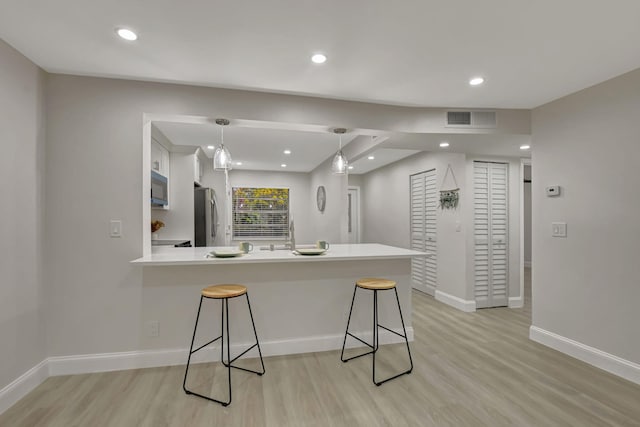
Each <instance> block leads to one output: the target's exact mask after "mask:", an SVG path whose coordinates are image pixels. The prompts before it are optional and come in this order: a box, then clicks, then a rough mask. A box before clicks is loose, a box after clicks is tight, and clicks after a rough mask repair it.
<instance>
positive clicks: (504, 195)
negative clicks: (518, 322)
mask: <svg viewBox="0 0 640 427" xmlns="http://www.w3.org/2000/svg"><path fill="white" fill-rule="evenodd" d="M507 184H508V165H507V164H506V163H491V162H474V166H473V187H474V206H473V208H474V243H475V244H474V276H475V283H474V292H475V299H476V307H477V308H486V307H501V306H506V305H508V302H509V295H508V290H509V287H508V273H509V271H508V264H509V263H508V254H509V253H508V241H509V224H508V208H509V203H508V185H507Z"/></svg>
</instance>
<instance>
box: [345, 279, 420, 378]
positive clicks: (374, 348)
mask: <svg viewBox="0 0 640 427" xmlns="http://www.w3.org/2000/svg"><path fill="white" fill-rule="evenodd" d="M357 290H358V286H357V285H356V287H355V289H354V291H353V298H352V299H351V308H350V309H349V318H348V320H347V329H346V331H345V334H344V341H343V342H342V353H341V354H340V359H341V360H342V361H343V362H347V361H349V360H351V359H355V358H358V357H362V356H366V355H368V354H371V355H372V357H371V359H372V360H371V362H372V369H371V371H372V373H371V378H372V380H373V383H374V384H375V385H377V386H379V385H382V384H384V383H386V382H387V381H391V380H393V379H395V378H398V377H399V376H401V375H405V374H410V373H411V372H412V371H413V358H412V357H411V349H410V348H409V338H408V337H407V329H406V327H405V324H404V317H403V316H402V308H401V307H400V298H399V297H398V290H397V288H395V287H394V288H393V290H394V292H395V296H396V302H397V304H398V313H399V314H400V322H401V323H402V332H403V333H402V334H400V333H398V332H396V331H394V330H392V329H389V328H387V327H386V326H383V325H381V324H380V323H379V322H380V319H379V313H378V290H377V289H372V290H373V334H372V339H373V343H372V344H369V343H367V342H365V341H363V340H362V339H360V338H358V337H357V336H355V335H353V334H351V333H350V332H349V326H350V324H351V316H352V314H353V305H354V303H355V298H356V292H357ZM380 328H382V329H384V330H386V331H388V332H391V333H393V334H395V335H398V336H399V337H402V338H404V341H405V344H406V346H407V354H408V355H409V364H410V367H409V369H408V370H407V371H404V372H401V373H399V374H397V375H394V376H392V377H389V378H387V379H384V380H382V381H376V353H377V352H378V350H379V348H380V331H379V329H380ZM347 335H348V336H351V337H352V338H355V339H357V340H358V341H360V342H361V343H363V344H364V345H366V346H367V347H369V348H370V349H371V351H368V352H366V353H363V354H359V355H357V356H353V357H350V358H348V359H345V358H344V349H345V345H346V342H347Z"/></svg>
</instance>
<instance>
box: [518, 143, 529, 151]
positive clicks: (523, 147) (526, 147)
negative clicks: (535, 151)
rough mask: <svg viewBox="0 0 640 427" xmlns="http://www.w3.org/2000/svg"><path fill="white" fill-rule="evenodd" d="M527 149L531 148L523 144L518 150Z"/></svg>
mask: <svg viewBox="0 0 640 427" xmlns="http://www.w3.org/2000/svg"><path fill="white" fill-rule="evenodd" d="M529 148H531V146H530V145H527V144H524V145H521V146H520V149H521V150H528V149H529Z"/></svg>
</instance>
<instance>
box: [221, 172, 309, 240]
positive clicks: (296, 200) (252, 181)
mask: <svg viewBox="0 0 640 427" xmlns="http://www.w3.org/2000/svg"><path fill="white" fill-rule="evenodd" d="M229 181H230V183H231V187H274V188H288V189H289V211H290V213H291V215H292V216H293V219H294V223H295V237H296V244H298V243H312V242H315V240H317V238H316V237H314V236H315V233H314V227H313V222H312V221H311V218H310V216H309V185H310V184H309V183H310V176H309V174H308V173H298V172H268V171H245V170H241V169H234V170H232V171H231V172H230V173H229ZM279 243H280V244H281V243H282V242H281V241H280V242H279ZM260 244H262V243H261V242H258V243H256V246H258V245H260Z"/></svg>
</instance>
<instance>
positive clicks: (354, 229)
mask: <svg viewBox="0 0 640 427" xmlns="http://www.w3.org/2000/svg"><path fill="white" fill-rule="evenodd" d="M347 197H348V203H347V215H348V221H347V224H348V230H347V231H348V233H349V243H360V190H359V189H358V187H349V188H348V191H347Z"/></svg>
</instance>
